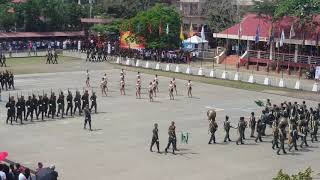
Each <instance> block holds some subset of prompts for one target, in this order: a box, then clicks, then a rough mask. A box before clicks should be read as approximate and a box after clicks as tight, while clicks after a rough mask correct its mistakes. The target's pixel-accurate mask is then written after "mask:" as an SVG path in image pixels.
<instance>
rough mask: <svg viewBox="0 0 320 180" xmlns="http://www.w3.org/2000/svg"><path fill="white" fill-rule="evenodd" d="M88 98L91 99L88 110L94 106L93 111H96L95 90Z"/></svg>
mask: <svg viewBox="0 0 320 180" xmlns="http://www.w3.org/2000/svg"><path fill="white" fill-rule="evenodd" d="M90 100H91V108H90V111H92V108H93V107H94V112H95V113H97V96H96V93H95V92H93V93H92V95H91V97H90Z"/></svg>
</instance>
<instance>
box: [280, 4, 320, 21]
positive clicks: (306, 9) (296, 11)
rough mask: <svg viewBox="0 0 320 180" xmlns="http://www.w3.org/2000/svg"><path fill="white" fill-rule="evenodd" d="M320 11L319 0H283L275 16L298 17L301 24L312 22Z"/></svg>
mask: <svg viewBox="0 0 320 180" xmlns="http://www.w3.org/2000/svg"><path fill="white" fill-rule="evenodd" d="M319 13H320V1H319V0H282V1H280V3H279V5H278V6H277V9H276V10H275V14H274V16H275V18H282V17H284V16H294V17H298V18H299V20H300V24H301V25H304V24H306V23H310V22H311V21H312V20H313V17H314V16H315V15H318V14H319Z"/></svg>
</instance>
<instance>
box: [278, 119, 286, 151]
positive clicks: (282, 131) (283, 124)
mask: <svg viewBox="0 0 320 180" xmlns="http://www.w3.org/2000/svg"><path fill="white" fill-rule="evenodd" d="M286 126H287V120H286V119H282V120H281V121H280V123H279V139H280V147H279V148H278V151H277V154H278V155H280V151H281V150H282V152H283V153H284V154H287V152H286V150H285V149H284V141H285V140H286Z"/></svg>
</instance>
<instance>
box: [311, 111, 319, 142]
mask: <svg viewBox="0 0 320 180" xmlns="http://www.w3.org/2000/svg"><path fill="white" fill-rule="evenodd" d="M318 128H319V117H318V116H317V112H316V111H313V113H312V115H311V142H314V141H318V138H317V134H318Z"/></svg>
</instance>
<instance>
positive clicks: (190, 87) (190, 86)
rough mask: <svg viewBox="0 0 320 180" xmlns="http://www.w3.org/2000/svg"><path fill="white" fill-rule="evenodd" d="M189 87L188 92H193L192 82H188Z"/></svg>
mask: <svg viewBox="0 0 320 180" xmlns="http://www.w3.org/2000/svg"><path fill="white" fill-rule="evenodd" d="M187 87H188V90H192V85H191V82H188V84H187Z"/></svg>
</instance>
